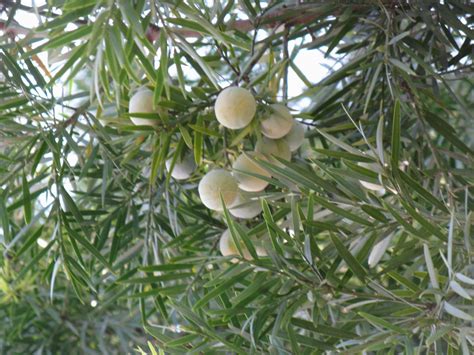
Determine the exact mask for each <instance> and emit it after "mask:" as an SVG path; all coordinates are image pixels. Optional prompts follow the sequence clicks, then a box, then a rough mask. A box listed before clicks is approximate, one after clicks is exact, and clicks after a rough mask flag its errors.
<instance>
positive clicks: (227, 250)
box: [219, 229, 252, 263]
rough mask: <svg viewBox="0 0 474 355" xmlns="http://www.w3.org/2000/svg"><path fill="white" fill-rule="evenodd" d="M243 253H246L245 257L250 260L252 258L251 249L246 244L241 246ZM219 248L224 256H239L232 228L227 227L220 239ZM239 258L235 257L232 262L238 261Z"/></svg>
mask: <svg viewBox="0 0 474 355" xmlns="http://www.w3.org/2000/svg"><path fill="white" fill-rule="evenodd" d="M241 249H242V253H243V254H244V255H243V257H244V259H247V260H250V259H252V256H251V255H250V253H249V251H248V250H247V248H245V246H242V247H241ZM219 250H220V252H221V254H222V255H223V256H232V255H235V256H239V255H240V254H239V250H238V249H237V247H236V246H235V243H234V240H233V239H232V234H231V232H230V229H226V230H225V231H224V233H222V235H221V239H220V240H219ZM238 261H239V260H238V259H237V258H234V259H232V260H231V262H233V263H236V262H238Z"/></svg>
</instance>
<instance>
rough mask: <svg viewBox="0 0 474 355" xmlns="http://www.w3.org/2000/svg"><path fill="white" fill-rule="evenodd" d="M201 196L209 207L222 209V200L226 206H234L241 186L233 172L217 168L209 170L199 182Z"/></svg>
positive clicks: (216, 209) (217, 209)
mask: <svg viewBox="0 0 474 355" xmlns="http://www.w3.org/2000/svg"><path fill="white" fill-rule="evenodd" d="M198 190H199V197H200V198H201V201H202V203H203V204H204V205H205V206H206V207H207V208H209V209H211V210H215V211H222V210H223V207H222V202H221V195H222V200H223V201H224V204H225V205H226V206H232V204H233V203H234V202H235V200H236V198H237V193H238V191H239V188H238V186H237V181H236V180H235V178H234V177H233V176H232V174H231V173H229V172H228V171H225V170H224V169H215V170H211V171H210V172H208V173H207V174H206V175H204V177H203V178H202V179H201V181H200V182H199V186H198Z"/></svg>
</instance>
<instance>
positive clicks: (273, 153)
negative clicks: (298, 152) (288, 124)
mask: <svg viewBox="0 0 474 355" xmlns="http://www.w3.org/2000/svg"><path fill="white" fill-rule="evenodd" d="M255 151H256V152H259V153H262V154H264V155H265V156H268V157H269V158H270V159H271V162H272V163H274V164H276V165H279V166H282V164H281V163H280V162H278V161H276V160H275V159H273V158H272V157H278V158H281V159H283V160H288V161H289V160H290V159H291V151H290V147H289V146H288V143H286V142H285V141H284V140H283V139H279V140H273V139H269V138H266V137H263V139H262V140H260V141H258V142H257V145H256V146H255Z"/></svg>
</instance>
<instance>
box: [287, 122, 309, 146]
mask: <svg viewBox="0 0 474 355" xmlns="http://www.w3.org/2000/svg"><path fill="white" fill-rule="evenodd" d="M283 140H284V141H285V142H286V143H288V146H289V147H290V150H291V151H292V152H294V151H295V150H297V149H298V148H299V147H301V145H302V144H303V142H304V126H303V125H302V124H301V123H299V122H297V121H295V122H294V123H293V127H291V130H290V132H288V134H287V135H286V136H285V137H284V138H283Z"/></svg>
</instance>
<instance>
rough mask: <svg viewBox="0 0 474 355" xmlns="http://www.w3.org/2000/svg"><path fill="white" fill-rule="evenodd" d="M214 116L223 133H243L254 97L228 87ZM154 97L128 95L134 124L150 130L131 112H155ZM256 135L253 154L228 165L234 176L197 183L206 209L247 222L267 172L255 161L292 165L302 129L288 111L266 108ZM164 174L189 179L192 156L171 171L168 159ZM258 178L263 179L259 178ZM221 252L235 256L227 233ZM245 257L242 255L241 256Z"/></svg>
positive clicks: (216, 175)
mask: <svg viewBox="0 0 474 355" xmlns="http://www.w3.org/2000/svg"><path fill="white" fill-rule="evenodd" d="M214 111H215V115H216V118H217V120H218V121H219V123H220V124H222V125H223V126H224V127H225V128H227V129H232V130H236V129H242V128H244V127H246V126H247V125H248V124H250V122H251V121H252V120H253V118H254V116H255V114H256V112H257V103H256V101H255V98H254V97H253V95H252V94H251V93H250V92H249V91H248V90H246V89H244V88H240V87H235V86H232V87H228V88H226V89H225V90H223V91H221V92H220V93H219V95H218V97H217V99H216V102H215V106H214ZM153 112H155V111H154V110H153V93H152V92H151V91H150V90H148V89H146V90H140V91H138V92H137V93H136V94H135V95H133V96H132V98H131V99H130V103H129V113H130V119H131V120H132V122H133V123H134V124H136V125H154V124H155V122H156V120H153V119H147V118H140V117H134V116H133V114H134V113H153ZM260 132H261V133H262V135H263V137H260V138H259V139H258V141H257V144H256V146H255V149H254V151H246V152H242V153H241V154H240V155H239V156H238V157H237V159H235V161H234V162H233V164H232V170H233V171H232V173H231V172H229V171H228V170H225V169H222V168H216V169H213V170H210V171H209V172H208V173H207V174H206V175H204V176H203V177H202V179H201V181H200V182H199V186H198V191H199V197H200V199H201V201H202V203H203V204H204V205H205V206H206V207H207V208H209V209H211V210H215V211H223V204H222V202H223V203H224V205H225V206H226V207H227V208H228V209H229V212H230V213H231V214H232V215H233V216H235V217H237V218H242V219H250V218H254V217H256V216H257V215H258V214H260V213H261V211H262V210H261V204H260V202H259V201H258V199H257V200H256V199H252V198H251V196H249V195H250V193H254V192H260V191H263V190H264V189H265V188H266V187H267V185H268V181H267V180H265V178H270V173H269V172H268V171H267V170H265V169H264V168H262V167H261V166H260V165H258V163H257V162H256V159H263V160H267V161H270V162H272V163H273V164H276V165H278V164H280V163H279V162H278V161H277V160H276V159H275V157H278V158H281V159H283V160H290V159H291V154H292V152H293V151H296V150H297V149H298V148H299V147H300V146H301V144H302V143H303V141H304V126H303V125H302V124H301V123H299V122H297V121H295V120H294V119H293V116H292V115H291V113H290V111H289V110H288V109H287V108H286V107H285V106H283V105H281V104H273V105H270V106H269V107H268V108H267V109H266V110H265V112H264V113H263V114H262V118H261V120H260ZM166 167H167V169H168V171H170V170H171V175H172V176H173V178H175V179H177V180H184V179H187V178H189V177H190V176H191V174H192V173H193V171H194V169H195V168H196V165H195V162H194V159H193V156H192V155H191V154H188V155H185V156H184V157H183V159H182V160H180V161H176V162H175V164H174V166H173V167H171V159H170V160H168V161H167V162H166ZM258 176H260V177H262V178H263V179H262V178H259V177H258ZM220 249H221V253H222V254H223V255H233V254H235V245H233V244H232V240H231V238H229V232H228V231H226V232H225V233H224V234H223V235H222V237H221V243H220ZM244 257H245V255H244Z"/></svg>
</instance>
